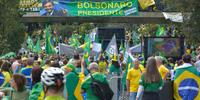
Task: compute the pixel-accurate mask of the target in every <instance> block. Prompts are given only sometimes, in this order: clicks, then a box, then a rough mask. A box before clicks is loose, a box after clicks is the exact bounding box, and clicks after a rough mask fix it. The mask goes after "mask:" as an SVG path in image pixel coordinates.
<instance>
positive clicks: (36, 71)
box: [31, 67, 43, 85]
mask: <svg viewBox="0 0 200 100" xmlns="http://www.w3.org/2000/svg"><path fill="white" fill-rule="evenodd" d="M42 71H43V69H42V68H40V67H33V69H32V72H31V74H32V84H33V85H34V84H35V83H37V82H40V81H41V74H42Z"/></svg>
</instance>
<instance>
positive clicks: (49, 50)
mask: <svg viewBox="0 0 200 100" xmlns="http://www.w3.org/2000/svg"><path fill="white" fill-rule="evenodd" d="M50 32H51V28H50V27H47V28H46V29H45V33H46V40H45V42H46V43H45V52H46V54H55V53H56V51H55V50H54V47H53V45H52V44H51V33H50Z"/></svg>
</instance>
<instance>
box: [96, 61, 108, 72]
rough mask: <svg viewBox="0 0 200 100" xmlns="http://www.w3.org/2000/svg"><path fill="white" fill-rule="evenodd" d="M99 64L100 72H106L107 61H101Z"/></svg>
mask: <svg viewBox="0 0 200 100" xmlns="http://www.w3.org/2000/svg"><path fill="white" fill-rule="evenodd" d="M98 65H99V72H101V73H105V72H106V65H107V63H106V62H105V61H100V62H99V64H98Z"/></svg>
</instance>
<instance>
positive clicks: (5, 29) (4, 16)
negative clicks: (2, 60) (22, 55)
mask: <svg viewBox="0 0 200 100" xmlns="http://www.w3.org/2000/svg"><path fill="white" fill-rule="evenodd" d="M18 4H19V0H12V1H10V0H1V1H0V41H1V42H0V55H2V54H5V53H8V52H17V51H18V50H19V49H20V48H21V44H22V43H23V41H24V37H25V32H24V29H25V28H24V25H23V24H22V23H20V17H21V12H20V11H19V10H18V7H17V6H18Z"/></svg>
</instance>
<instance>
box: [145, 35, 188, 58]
mask: <svg viewBox="0 0 200 100" xmlns="http://www.w3.org/2000/svg"><path fill="white" fill-rule="evenodd" d="M144 52H145V55H146V57H149V56H158V55H160V56H164V57H174V58H181V56H182V55H183V54H184V38H173V37H145V43H144Z"/></svg>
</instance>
